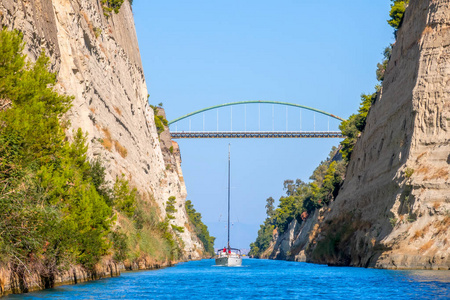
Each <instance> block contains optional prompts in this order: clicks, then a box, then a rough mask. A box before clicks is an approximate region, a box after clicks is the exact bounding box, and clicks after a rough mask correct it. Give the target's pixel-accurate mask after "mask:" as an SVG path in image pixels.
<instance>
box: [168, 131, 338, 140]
mask: <svg viewBox="0 0 450 300" xmlns="http://www.w3.org/2000/svg"><path fill="white" fill-rule="evenodd" d="M170 135H171V136H172V138H173V139H220V138H344V136H343V135H342V133H341V132H340V131H176V132H171V133H170Z"/></svg>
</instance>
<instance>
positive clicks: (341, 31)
mask: <svg viewBox="0 0 450 300" xmlns="http://www.w3.org/2000/svg"><path fill="white" fill-rule="evenodd" d="M389 5H390V1H389V0H380V1H373V0H342V1H336V0H333V1H331V0H322V1H303V0H281V1H268V0H260V1H255V0H245V1H242V0H228V1H223V0H213V1H211V0H208V1H206V0H196V1H186V0H176V1H175V0H174V1H171V0H166V1H155V0H151V1H144V0H135V1H134V4H133V12H134V16H135V23H136V30H137V36H138V40H139V46H140V51H141V56H142V62H143V66H144V72H145V77H146V80H147V86H148V88H149V94H150V103H151V104H158V103H160V102H162V103H163V104H164V108H165V110H166V114H167V119H168V120H169V121H170V120H172V119H174V118H177V117H179V116H181V115H184V114H187V113H190V112H192V111H195V110H198V109H201V108H204V107H208V106H212V105H217V104H222V103H227V102H234V101H245V100H273V101H283V102H292V103H297V104H301V105H305V106H310V107H314V108H317V109H320V110H323V111H327V112H330V113H332V114H335V115H337V116H340V117H343V118H347V117H348V116H350V115H351V114H352V113H355V112H356V111H357V109H358V106H359V103H360V94H361V93H371V92H373V91H374V86H375V84H376V83H377V82H376V77H375V70H376V64H377V63H378V62H380V61H381V60H382V57H383V56H382V52H383V49H384V48H385V47H386V46H388V45H389V43H392V42H393V41H394V39H393V33H392V32H393V31H392V29H391V28H390V27H389V26H388V24H387V22H386V20H387V18H388V12H389ZM259 109H260V111H261V117H260V121H258V110H259ZM272 109H273V108H272V105H261V108H259V107H258V105H254V106H250V105H248V106H247V108H246V110H247V111H246V115H247V117H246V120H247V123H246V124H244V119H245V117H244V116H245V108H244V107H243V106H242V107H235V108H233V129H236V130H239V129H240V130H244V127H246V129H247V130H251V129H257V128H259V127H261V129H267V130H269V129H271V128H272ZM274 110H275V118H274V119H275V121H274V124H275V129H277V130H286V109H285V108H284V107H281V108H280V107H275V108H274ZM216 116H217V113H216V111H213V112H209V113H205V115H204V119H205V121H203V115H199V116H198V117H193V118H192V120H191V126H192V130H202V128H203V122H204V123H205V129H207V130H216V129H217V120H216ZM315 117H316V121H315V124H316V125H315V127H314V115H313V114H312V113H308V112H306V111H302V121H301V122H300V111H299V110H296V109H289V110H288V130H299V129H300V126H301V128H302V130H313V129H316V130H327V129H328V121H330V123H329V124H330V125H329V126H330V127H329V128H330V129H337V126H338V122H335V121H333V120H329V119H328V118H327V117H321V116H320V115H317V114H316V116H315ZM230 119H231V112H230V108H223V109H221V110H220V111H219V129H220V130H230V127H231V124H230ZM259 124H260V125H259ZM176 129H177V130H188V129H189V122H188V121H185V122H181V123H180V124H179V125H177V128H176ZM171 130H175V127H173V126H172V127H171ZM177 141H178V143H179V145H180V148H181V156H182V160H183V163H182V169H183V172H184V178H185V181H186V186H187V191H188V199H190V200H192V202H193V203H194V206H195V208H196V209H197V211H199V212H201V214H202V216H203V221H204V222H205V223H206V225H208V227H209V228H210V232H211V234H212V235H214V236H216V237H217V239H216V247H223V246H224V245H225V244H226V223H225V221H226V199H227V181H226V180H227V151H228V143H231V147H232V185H231V186H232V189H231V194H232V217H231V219H232V221H233V229H232V233H231V239H232V243H231V244H232V246H233V247H239V248H248V247H249V244H250V243H251V242H253V241H254V240H255V238H256V236H257V231H258V229H259V225H260V224H262V222H263V221H264V219H265V217H266V216H265V208H264V206H265V200H266V199H267V198H268V197H270V196H272V197H273V198H275V199H276V200H278V199H279V197H280V196H282V195H283V194H284V191H283V181H284V180H285V179H294V180H295V179H296V178H300V179H302V180H304V181H308V178H309V176H310V175H311V173H312V171H313V170H314V169H315V167H316V166H317V165H318V164H319V163H320V162H321V161H322V160H324V159H325V158H326V157H327V155H328V153H329V152H330V149H331V147H332V146H333V145H334V146H337V145H338V144H339V141H340V140H338V139H286V140H282V139H242V140H238V139H230V140H219V139H207V140H202V139H193V140H189V139H185V140H177Z"/></svg>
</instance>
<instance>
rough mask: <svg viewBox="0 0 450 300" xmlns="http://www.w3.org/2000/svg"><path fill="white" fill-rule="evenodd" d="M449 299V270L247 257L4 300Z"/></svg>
mask: <svg viewBox="0 0 450 300" xmlns="http://www.w3.org/2000/svg"><path fill="white" fill-rule="evenodd" d="M18 298H20V299H23V298H25V299H221V300H228V299H308V300H309V299H450V271H392V270H376V269H363V268H347V267H328V266H324V265H315V264H307V263H297V262H286V261H271V260H258V259H244V260H243V266H242V267H234V268H230V267H216V266H214V260H213V259H209V260H202V261H193V262H188V263H182V264H179V265H177V266H175V267H172V268H166V269H163V270H155V271H140V272H127V273H124V274H122V275H121V276H120V277H116V278H109V279H103V280H98V281H95V282H89V283H84V284H78V285H72V286H61V287H58V288H55V289H52V290H47V291H41V292H36V293H30V294H25V295H14V296H9V297H6V299H18Z"/></svg>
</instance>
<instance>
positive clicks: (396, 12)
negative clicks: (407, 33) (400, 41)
mask: <svg viewBox="0 0 450 300" xmlns="http://www.w3.org/2000/svg"><path fill="white" fill-rule="evenodd" d="M391 2H392V4H391V10H390V12H389V17H390V19H389V20H388V24H389V25H391V26H392V27H394V29H395V30H396V31H397V30H398V29H399V28H400V26H401V25H402V21H403V15H404V14H405V10H406V7H407V6H408V3H409V0H391Z"/></svg>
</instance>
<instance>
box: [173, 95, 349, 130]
mask: <svg viewBox="0 0 450 300" xmlns="http://www.w3.org/2000/svg"><path fill="white" fill-rule="evenodd" d="M254 103H263V104H277V105H285V106H293V107H298V108H304V109H307V110H311V111H314V112H318V113H320V114H323V115H326V116H329V117H332V118H335V119H337V120H340V121H345V119H342V118H340V117H338V116H335V115H333V114H330V113H327V112H325V111H322V110H319V109H315V108H312V107H308V106H304V105H300V104H295V103H288V102H278V101H266V100H250V101H239V102H230V103H225V104H219V105H214V106H210V107H207V108H203V109H200V110H197V111H194V112H191V113H190V114H187V115H184V116H181V117H179V118H176V119H173V120H172V121H170V122H169V125H170V124H173V123H175V122H178V121H180V120H183V119H186V118H188V117H190V116H193V115H196V114H199V113H202V112H205V111H208V110H211V109H215V108H220V107H225V106H233V105H241V104H254Z"/></svg>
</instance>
